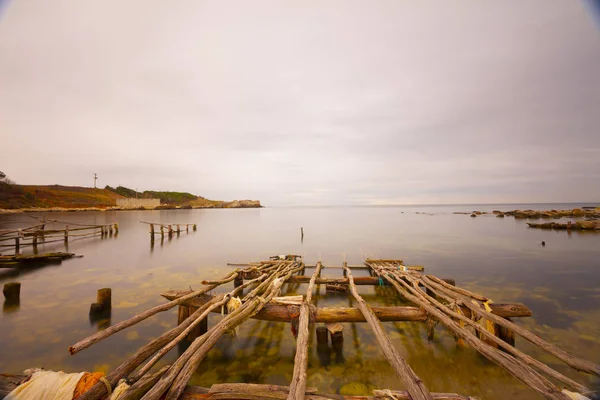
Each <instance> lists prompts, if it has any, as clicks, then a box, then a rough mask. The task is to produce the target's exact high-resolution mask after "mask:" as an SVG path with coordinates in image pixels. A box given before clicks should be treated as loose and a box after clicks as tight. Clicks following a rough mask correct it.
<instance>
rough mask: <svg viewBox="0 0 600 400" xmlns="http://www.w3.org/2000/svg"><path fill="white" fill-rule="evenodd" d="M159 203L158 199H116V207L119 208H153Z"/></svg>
mask: <svg viewBox="0 0 600 400" xmlns="http://www.w3.org/2000/svg"><path fill="white" fill-rule="evenodd" d="M159 205H160V199H129V198H126V199H117V207H121V208H140V207H144V208H154V207H158V206H159Z"/></svg>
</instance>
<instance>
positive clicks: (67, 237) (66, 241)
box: [65, 225, 69, 243]
mask: <svg viewBox="0 0 600 400" xmlns="http://www.w3.org/2000/svg"><path fill="white" fill-rule="evenodd" d="M68 242H69V225H66V226H65V243H68Z"/></svg>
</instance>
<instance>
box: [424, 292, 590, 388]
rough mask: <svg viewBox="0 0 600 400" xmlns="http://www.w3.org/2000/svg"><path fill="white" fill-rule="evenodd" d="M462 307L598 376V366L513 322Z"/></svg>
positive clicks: (467, 304)
mask: <svg viewBox="0 0 600 400" xmlns="http://www.w3.org/2000/svg"><path fill="white" fill-rule="evenodd" d="M436 283H438V288H439V289H440V290H441V291H443V292H450V293H451V291H452V288H446V287H445V286H443V285H442V284H440V283H439V282H437V281H436ZM462 305H464V306H465V307H467V308H469V310H471V312H474V313H475V314H477V315H479V316H481V317H483V318H485V319H488V320H491V321H493V322H494V323H496V324H498V325H501V326H503V327H505V328H507V329H510V330H511V331H513V332H515V333H517V334H519V335H520V336H522V337H523V338H524V339H526V340H528V341H529V342H531V343H533V344H535V345H537V346H538V347H540V348H542V349H544V350H546V351H547V352H549V353H550V354H552V355H553V356H555V357H556V358H558V359H559V360H561V361H563V362H564V363H565V364H567V365H568V366H570V367H572V368H574V369H576V370H577V371H581V372H587V373H589V374H594V375H596V376H600V365H598V364H595V363H593V362H591V361H587V360H583V359H580V358H577V357H575V356H573V355H571V354H569V353H567V352H566V351H564V350H563V349H561V348H559V347H557V346H555V345H553V344H552V343H549V342H547V341H546V340H544V339H542V338H541V337H539V336H537V335H535V334H533V333H531V332H530V331H528V330H527V329H525V328H523V327H521V326H519V325H517V324H515V323H514V322H512V321H509V320H507V319H505V318H500V317H498V316H497V315H495V314H493V313H489V312H487V311H485V309H482V308H481V307H480V306H479V305H478V304H477V305H475V304H473V303H472V302H470V301H463V302H462Z"/></svg>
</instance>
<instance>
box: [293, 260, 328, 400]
mask: <svg viewBox="0 0 600 400" xmlns="http://www.w3.org/2000/svg"><path fill="white" fill-rule="evenodd" d="M320 273H321V263H318V264H317V268H315V272H314V273H313V275H312V278H311V279H310V283H309V284H308V289H306V298H305V299H304V302H303V303H302V305H301V306H300V321H299V324H298V341H297V343H296V356H295V357H294V375H293V376H292V383H291V385H290V393H289V395H288V397H287V398H288V400H296V399H300V400H301V399H303V398H304V394H305V390H306V368H307V365H308V335H309V332H308V325H309V320H310V302H311V300H312V292H313V290H314V288H315V281H316V279H317V276H319V274H320Z"/></svg>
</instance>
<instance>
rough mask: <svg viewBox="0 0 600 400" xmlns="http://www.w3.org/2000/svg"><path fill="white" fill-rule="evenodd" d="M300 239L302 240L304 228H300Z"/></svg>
mask: <svg viewBox="0 0 600 400" xmlns="http://www.w3.org/2000/svg"><path fill="white" fill-rule="evenodd" d="M300 239H301V240H304V228H303V227H300Z"/></svg>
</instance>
